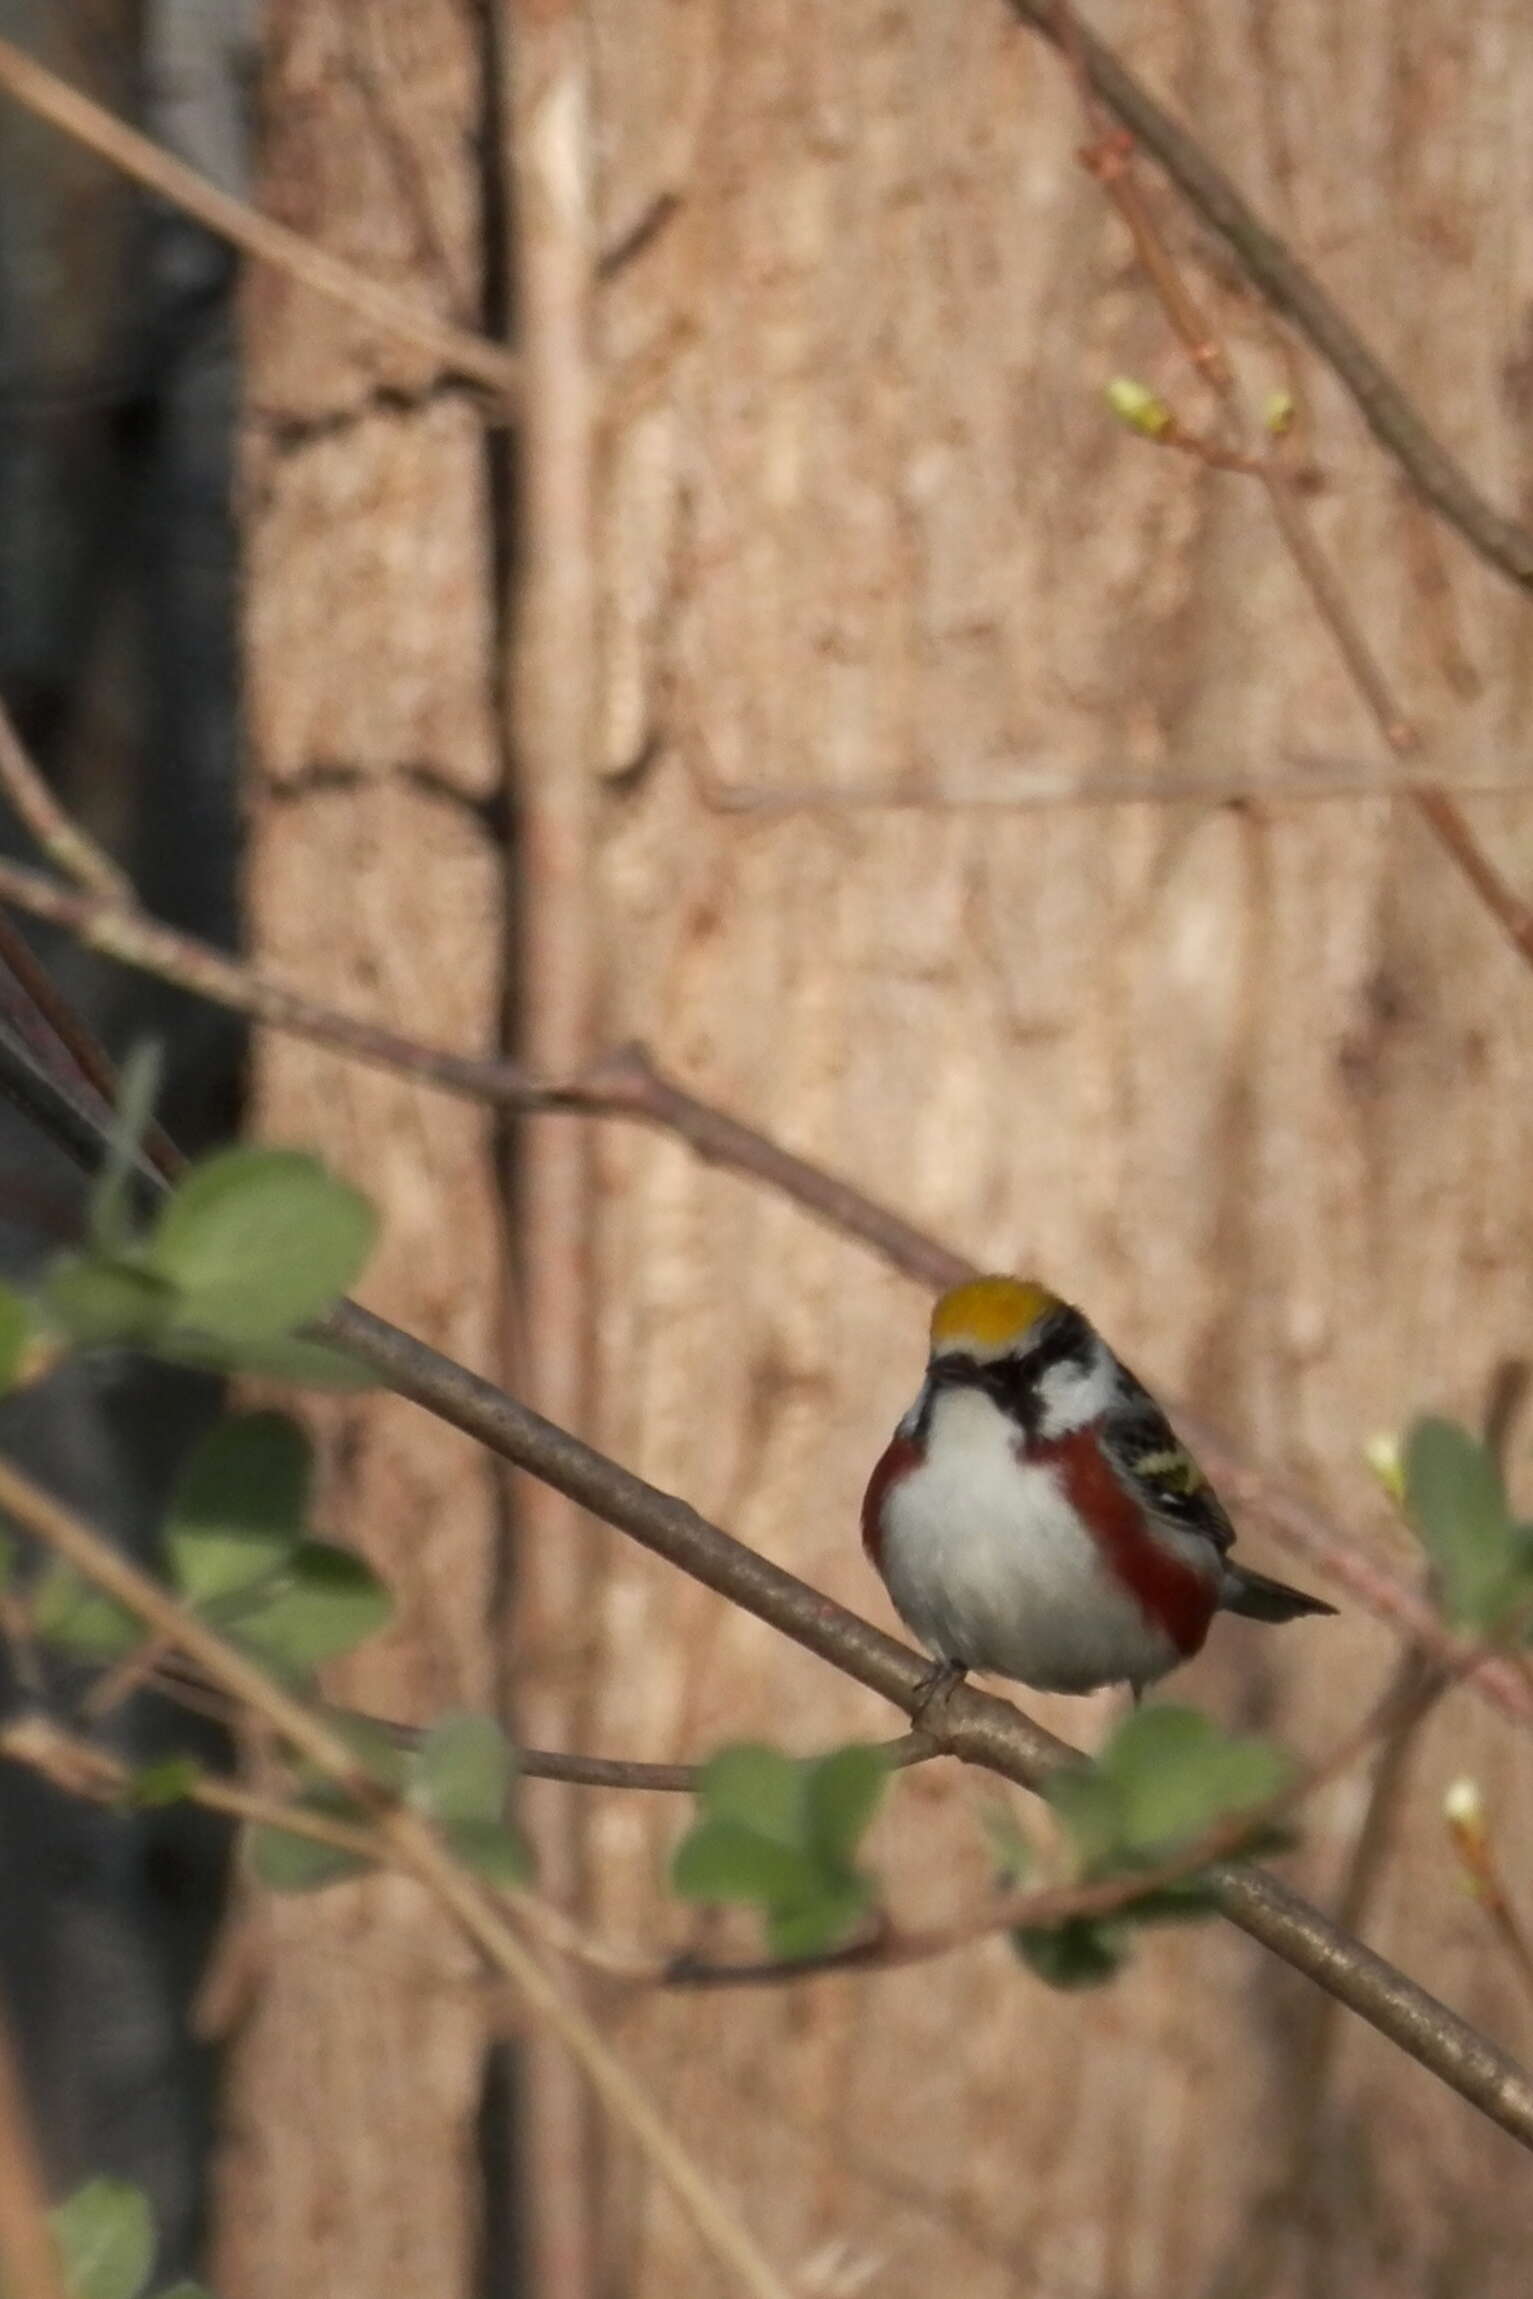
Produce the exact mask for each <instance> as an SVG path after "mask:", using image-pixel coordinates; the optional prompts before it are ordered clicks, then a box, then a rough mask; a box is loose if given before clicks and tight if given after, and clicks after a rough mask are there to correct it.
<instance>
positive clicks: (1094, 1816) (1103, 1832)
mask: <svg viewBox="0 0 1533 2299" xmlns="http://www.w3.org/2000/svg"><path fill="white" fill-rule="evenodd" d="M1043 1794H1044V1799H1045V1801H1046V1802H1047V1803H1048V1805H1049V1806H1050V1808H1051V1809H1052V1810H1053V1811H1054V1812H1055V1813H1056V1814H1057V1815H1058V1818H1059V1821H1060V1823H1061V1825H1062V1826H1063V1828H1064V1829H1065V1831H1066V1833H1067V1834H1068V1835H1069V1836H1070V1837H1071V1839H1072V1841H1073V1842H1074V1845H1075V1850H1076V1857H1077V1861H1078V1864H1079V1866H1080V1868H1081V1871H1082V1873H1083V1874H1087V1875H1089V1874H1091V1873H1092V1872H1093V1871H1095V1870H1098V1869H1102V1868H1106V1867H1110V1866H1111V1865H1112V1863H1113V1859H1114V1855H1115V1853H1116V1851H1117V1848H1118V1839H1119V1836H1120V1835H1121V1833H1122V1828H1123V1808H1122V1801H1121V1798H1120V1796H1119V1792H1118V1784H1117V1782H1116V1781H1115V1780H1114V1779H1113V1777H1112V1776H1111V1774H1110V1773H1109V1772H1108V1771H1107V1770H1106V1769H1105V1766H1104V1765H1102V1764H1094V1765H1075V1764H1071V1765H1062V1766H1061V1767H1060V1769H1059V1771H1057V1772H1051V1773H1050V1774H1049V1776H1048V1779H1047V1780H1046V1781H1045V1782H1044V1784H1043Z"/></svg>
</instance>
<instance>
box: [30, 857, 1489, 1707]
mask: <svg viewBox="0 0 1533 2299" xmlns="http://www.w3.org/2000/svg"><path fill="white" fill-rule="evenodd" d="M0 901H9V902H13V903H15V904H16V906H17V907H18V908H19V909H22V910H25V911H28V912H29V913H31V914H32V915H33V916H35V917H41V918H46V919H48V920H50V921H51V922H52V923H54V924H56V925H60V926H63V927H64V928H65V929H66V930H68V931H69V932H72V933H74V934H75V935H77V936H78V938H79V939H80V940H81V941H82V942H83V943H84V944H86V946H87V947H89V948H92V949H97V950H100V951H102V952H103V953H104V954H106V955H108V956H111V957H114V958H116V959H117V960H119V961H120V962H121V963H122V964H124V965H128V966H133V967H135V968H137V969H138V970H140V971H142V972H145V973H149V974H153V975H155V976H156V977H157V978H158V979H160V980H162V981H167V982H173V983H175V984H177V985H178V986H179V987H181V988H182V989H186V990H189V991H191V992H192V994H193V995H195V996H201V997H205V998H208V999H210V1000H211V1001H212V1002H213V1003H214V1004H217V1005H221V1006H224V1007H226V1008H228V1009H229V1010H231V1011H232V1012H235V1013H241V1014H246V1015H249V1016H250V1017H251V1018H252V1019H253V1020H256V1021H260V1022H263V1023H265V1024H267V1025H268V1026H269V1027H271V1028H275V1029H283V1030H287V1031H289V1032H291V1033H292V1034H293V1035H295V1036H298V1037H303V1038H307V1039H309V1040H310V1041H311V1042H313V1043H314V1044H317V1045H325V1046H331V1047H333V1048H335V1049H336V1050H337V1051H338V1052H341V1053H345V1054H349V1055H352V1056H354V1057H355V1058H356V1059H357V1060H360V1061H365V1062H370V1063H374V1064H376V1065H378V1066H379V1067H382V1068H385V1069H390V1070H394V1071H397V1072H399V1073H400V1074H401V1075H404V1076H407V1077H413V1078H416V1079H418V1080H420V1082H421V1083H423V1084H427V1085H433V1086H436V1087H438V1088H440V1089H441V1090H442V1091H443V1092H446V1093H454V1094H461V1095H464V1096H466V1097H468V1098H469V1099H472V1100H477V1101H481V1102H485V1103H488V1104H490V1105H492V1106H494V1107H497V1108H501V1109H509V1110H519V1111H534V1110H539V1111H550V1112H565V1111H583V1112H585V1113H587V1114H589V1115H590V1116H592V1117H605V1118H624V1119H629V1120H631V1121H633V1122H635V1123H638V1124H642V1125H651V1126H655V1127H658V1128H659V1129H660V1130H661V1131H663V1132H666V1133H670V1134H673V1135H675V1136H676V1138H677V1139H679V1140H681V1141H684V1142H685V1143H686V1144H687V1146H688V1148H689V1149H690V1150H691V1151H692V1152H693V1154H694V1156H696V1157H699V1158H701V1159H702V1160H703V1161H704V1162H705V1163H706V1164H710V1165H718V1166H722V1167H725V1168H727V1169H728V1170H730V1171H732V1172H736V1173H744V1174H749V1175H751V1176H752V1177H753V1179H755V1180H757V1181H759V1182H761V1183H763V1184H764V1185H765V1186H766V1187H767V1188H769V1189H773V1190H776V1191H778V1192H779V1193H780V1194H781V1195H782V1196H784V1197H786V1198H788V1199H789V1200H790V1201H791V1202H792V1203H793V1204H795V1205H798V1206H800V1207H801V1208H802V1209H803V1210H804V1211H805V1212H808V1213H811V1214H813V1215H814V1216H815V1217H816V1218H817V1219H819V1220H821V1221H823V1222H825V1223H826V1224H827V1225H828V1226H829V1227H830V1228H832V1229H834V1230H836V1231H838V1232H839V1233H840V1234H841V1235H842V1236H846V1237H850V1238H853V1239H855V1240H856V1241H857V1243H859V1244H860V1245H863V1246H866V1247H867V1249H868V1250H869V1251H870V1252H871V1253H874V1254H876V1255H877V1256H878V1258H879V1259H880V1260H881V1261H883V1262H885V1263H886V1264H887V1265H888V1267H890V1268H891V1269H896V1270H898V1271H900V1272H901V1273H902V1275H904V1276H906V1277H909V1278H911V1279H913V1280H914V1281H915V1283H917V1284H919V1285H925V1286H930V1287H931V1288H933V1289H934V1290H936V1291H940V1290H942V1289H943V1288H944V1287H946V1286H950V1285H958V1284H961V1283H963V1281H964V1280H965V1279H966V1278H969V1277H973V1276H975V1275H976V1274H977V1265H976V1264H975V1263H974V1262H972V1261H970V1260H969V1259H968V1258H967V1257H966V1256H965V1255H963V1254H961V1253H958V1252H955V1251H954V1249H953V1248H952V1247H951V1246H948V1245H944V1244H943V1243H942V1242H941V1241H940V1239H937V1238H934V1237H932V1236H931V1235H930V1234H929V1233H928V1232H926V1231H924V1230H921V1229H918V1228H917V1227H916V1225H915V1224H914V1223H913V1222H910V1221H907V1220H906V1219H905V1218H904V1216H903V1215H901V1214H898V1213H896V1212H895V1211H894V1209H893V1208H892V1207H890V1206H885V1205H881V1204H880V1203H879V1202H878V1201H877V1200H876V1199H875V1198H871V1197H869V1196H868V1195H867V1193H866V1191H864V1190H860V1189H858V1188H857V1187H856V1186H855V1184H853V1183H851V1182H848V1181H844V1180H842V1178H841V1177H840V1176H839V1175H837V1174H833V1173H830V1172H828V1171H827V1170H826V1168H825V1167H824V1166H820V1165H816V1164H814V1163H813V1162H812V1160H810V1159H808V1158H803V1157H800V1156H798V1154H797V1153H796V1152H795V1151H793V1150H790V1149H786V1148H785V1147H784V1146H783V1144H782V1143H780V1142H777V1141H774V1140H773V1139H772V1137H771V1136H770V1135H769V1134H764V1133H762V1132H761V1131H760V1130H759V1129H758V1128H756V1127H754V1126H749V1125H746V1124H744V1123H743V1122H742V1121H741V1120H740V1119H739V1118H735V1117H732V1116H730V1114H729V1113H728V1111H726V1110H721V1109H720V1108H719V1107H718V1106H717V1105H716V1104H715V1103H712V1102H706V1101H703V1100H702V1099H701V1098H700V1097H699V1096H698V1095H696V1094H692V1093H689V1092H688V1091H687V1089H686V1088H685V1087H684V1086H682V1085H680V1084H679V1083H678V1082H677V1081H676V1080H675V1079H673V1078H670V1077H668V1076H666V1074H665V1073H664V1072H663V1071H661V1070H659V1069H657V1068H656V1067H655V1065H654V1063H653V1062H652V1061H651V1059H650V1057H649V1055H648V1054H647V1053H646V1051H645V1050H644V1048H643V1047H642V1046H636V1045H630V1046H621V1047H618V1048H616V1049H615V1050H614V1051H612V1052H611V1053H608V1054H604V1055H602V1056H601V1057H600V1058H599V1059H597V1060H596V1061H594V1062H593V1063H591V1065H590V1066H589V1067H588V1068H587V1069H586V1071H585V1072H584V1073H583V1075H582V1076H581V1077H579V1078H576V1079H571V1080H566V1081H563V1082H551V1081H547V1080H540V1079H536V1078H533V1077H530V1076H529V1075H528V1073H527V1071H526V1070H525V1069H523V1068H522V1066H521V1065H520V1064H519V1063H516V1062H508V1061H503V1060H497V1059H484V1058H481V1057H479V1056H475V1055H468V1054H458V1053H453V1052H450V1051H449V1050H447V1049H446V1048H443V1047H436V1046H429V1045H422V1044H420V1043H419V1042H418V1041H416V1040H413V1039H408V1038H402V1037H400V1036H399V1035H398V1034H397V1033H396V1032H394V1031H392V1030H388V1029H385V1028H383V1027H382V1026H381V1025H378V1024H375V1023H371V1022H366V1021H362V1020H360V1019H358V1018H357V1017H356V1016H354V1015H350V1014H345V1013H341V1012H339V1011H337V1010H336V1009H335V1008H333V1007H328V1006H324V1005H321V1004H320V1003H319V1002H318V1001H317V1000H315V999H312V998H308V997H306V996H304V995H303V994H302V993H301V992H299V991H295V990H292V989H290V988H289V987H287V986H286V985H285V984H283V983H280V982H276V981H273V980H272V978H271V977H270V976H269V975H266V974H263V973H260V972H258V971H257V970H256V969H255V968H253V967H249V966H244V965H241V964H240V963H239V962H238V961H237V960H235V959H232V958H229V957H226V956H225V955H224V953H223V952H222V951H219V950H215V949H213V948H212V947H211V945H209V944H207V943H204V942H198V941H195V940H194V939H193V938H192V937H191V936H189V935H185V934H179V933H176V932H175V931H174V930H173V929H172V928H170V927H167V926H163V925H161V924H160V923H159V922H158V921H157V920H154V919H150V918H147V917H145V916H144V915H143V914H142V913H139V912H127V913H124V912H119V911H117V910H114V909H109V908H107V907H105V906H104V905H102V904H100V903H97V902H93V901H91V900H89V899H87V898H86V897H84V896H82V895H80V894H78V893H77V892H75V890H74V889H73V888H70V887H66V886H60V885H58V884H57V883H56V881H54V880H52V879H50V878H47V877H44V876H42V875H41V874H40V873H39V872H37V871H34V870H27V869H25V868H23V866H22V865H20V864H19V863H12V862H7V861H5V860H3V859H0ZM0 1050H3V1049H0ZM32 1114H33V1115H35V1116H36V1117H37V1119H38V1122H39V1123H42V1124H45V1125H46V1124H49V1123H50V1118H49V1114H48V1113H46V1112H43V1111H35V1112H33V1113H32ZM56 1138H58V1139H59V1142H60V1146H61V1147H62V1148H63V1149H64V1150H65V1151H66V1153H67V1154H69V1155H70V1156H76V1155H78V1154H79V1145H78V1143H77V1142H75V1141H74V1140H73V1139H66V1138H65V1137H64V1136H63V1135H62V1134H60V1135H58V1136H57V1137H56ZM146 1147H149V1148H151V1149H153V1148H154V1144H153V1143H150V1144H146ZM161 1170H162V1171H169V1170H170V1169H169V1168H168V1167H166V1166H165V1164H164V1163H163V1158H162V1159H161ZM1177 1419H1178V1421H1179V1423H1180V1425H1181V1426H1182V1428H1183V1429H1184V1431H1185V1433H1186V1434H1187V1436H1188V1437H1189V1438H1190V1439H1191V1440H1192V1441H1193V1443H1194V1445H1195V1447H1196V1449H1197V1451H1198V1452H1199V1454H1200V1455H1201V1456H1202V1457H1203V1460H1204V1463H1205V1465H1206V1466H1207V1467H1208V1468H1209V1469H1210V1470H1211V1471H1212V1473H1213V1475H1214V1477H1215V1480H1216V1482H1217V1483H1218V1484H1219V1485H1220V1486H1221V1488H1222V1489H1223V1490H1224V1492H1225V1496H1226V1498H1231V1497H1233V1498H1234V1499H1235V1500H1236V1501H1237V1502H1238V1504H1239V1506H1240V1507H1241V1508H1242V1509H1243V1510H1246V1511H1248V1512H1249V1513H1250V1514H1251V1515H1253V1516H1255V1517H1257V1518H1259V1519H1261V1520H1262V1521H1263V1522H1265V1523H1266V1524H1267V1526H1268V1527H1269V1528H1270V1529H1271V1531H1272V1532H1273V1534H1274V1535H1275V1537H1276V1538H1277V1539H1278V1540H1279V1541H1281V1542H1282V1543H1283V1544H1284V1546H1285V1547H1288V1548H1290V1549H1293V1550H1295V1551H1297V1552H1298V1553H1299V1554H1301V1555H1303V1556H1305V1557H1307V1558H1309V1559H1310V1560H1311V1561H1312V1562H1313V1563H1314V1564H1315V1565H1316V1566H1317V1567H1318V1568H1319V1569H1320V1570H1322V1571H1323V1572H1325V1573H1326V1574H1327V1575H1328V1576H1329V1577H1330V1578H1331V1579H1332V1580H1333V1581H1335V1582H1336V1583H1337V1584H1338V1585H1339V1586H1340V1587H1342V1588H1344V1589H1345V1590H1346V1591H1347V1592H1348V1594H1349V1595H1350V1596H1352V1597H1354V1598H1355V1599H1356V1601H1357V1602H1358V1603H1359V1604H1361V1605H1362V1606H1364V1607H1365V1608H1366V1609H1367V1610H1368V1611H1370V1612H1372V1613H1374V1614H1376V1615H1377V1616H1378V1617H1379V1618H1380V1619H1383V1620H1386V1621H1388V1622H1390V1623H1391V1625H1393V1626H1394V1627H1396V1628H1398V1629H1400V1630H1401V1631H1402V1632H1403V1633H1405V1634H1406V1635H1408V1636H1410V1637H1412V1638H1414V1639H1415V1640H1416V1641H1418V1642H1419V1643H1420V1644H1421V1645H1422V1646H1423V1647H1424V1648H1425V1649H1427V1650H1428V1651H1430V1652H1432V1653H1433V1654H1434V1655H1435V1656H1436V1657H1437V1658H1438V1659H1439V1660H1440V1661H1442V1663H1443V1664H1444V1665H1445V1666H1447V1667H1451V1668H1457V1667H1458V1666H1460V1664H1461V1663H1462V1662H1463V1661H1464V1660H1465V1659H1466V1658H1467V1657H1468V1656H1469V1655H1470V1654H1471V1653H1472V1652H1473V1651H1474V1650H1475V1648H1474V1647H1472V1646H1471V1645H1469V1644H1468V1643H1466V1641H1465V1640H1464V1639H1462V1638H1459V1637H1456V1636H1454V1635H1453V1634H1452V1633H1451V1632H1450V1631H1449V1630H1448V1629H1446V1628H1445V1627H1444V1625H1443V1623H1442V1621H1441V1620H1440V1619H1439V1618H1438V1616H1437V1615H1436V1614H1435V1613H1434V1612H1433V1610H1432V1608H1431V1607H1430V1605H1428V1604H1427V1603H1426V1602H1425V1601H1424V1600H1423V1599H1422V1598H1421V1597H1420V1596H1419V1595H1418V1594H1417V1592H1416V1591H1415V1590H1414V1589H1412V1588H1410V1587H1409V1586H1408V1585H1407V1584H1406V1583H1405V1582H1404V1581H1402V1580H1401V1578H1400V1577H1399V1575H1398V1574H1396V1573H1394V1572H1393V1571H1391V1569H1390V1568H1389V1567H1388V1566H1387V1565H1386V1564H1384V1563H1382V1562H1380V1561H1379V1560H1377V1559H1375V1558H1374V1557H1372V1556H1370V1555H1369V1554H1368V1552H1367V1551H1366V1550H1364V1549H1362V1548H1360V1547H1359V1546H1358V1545H1357V1544H1356V1543H1355V1542H1353V1541H1352V1540H1350V1539H1348V1538H1347V1537H1346V1536H1345V1535H1344V1534H1342V1533H1341V1532H1340V1531H1339V1530H1338V1529H1337V1528H1336V1527H1335V1526H1334V1525H1333V1524H1331V1523H1330V1522H1329V1521H1328V1520H1327V1519H1326V1518H1325V1517H1323V1516H1322V1515H1321V1514H1320V1512H1319V1511H1318V1510H1316V1509H1315V1508H1314V1507H1313V1506H1312V1505H1311V1504H1310V1503H1308V1502H1307V1501H1304V1500H1302V1499H1301V1498H1300V1497H1299V1496H1298V1495H1297V1494H1295V1493H1293V1492H1291V1491H1289V1490H1288V1489H1287V1488H1286V1487H1284V1486H1283V1485H1282V1484H1280V1483H1279V1482H1278V1481H1277V1480H1276V1479H1275V1478H1273V1477H1272V1476H1271V1475H1270V1474H1269V1473H1267V1472H1265V1471H1263V1470H1260V1469H1258V1468H1257V1467H1256V1466H1255V1465H1254V1464H1253V1463H1252V1462H1251V1461H1249V1460H1248V1459H1246V1457H1245V1456H1244V1455H1243V1454H1242V1453H1240V1452H1239V1451H1238V1450H1237V1449H1236V1448H1235V1447H1234V1446H1233V1445H1232V1444H1231V1443H1230V1441H1229V1439H1228V1438H1227V1437H1225V1436H1224V1435H1223V1434H1222V1433H1221V1432H1220V1431H1219V1430H1217V1429H1216V1428H1213V1427H1211V1426H1210V1425H1209V1424H1207V1423H1205V1422H1204V1421H1203V1420H1202V1419H1201V1417H1199V1416H1196V1415H1193V1414H1189V1413H1186V1412H1180V1411H1179V1412H1178V1414H1177ZM1472 1681H1473V1683H1474V1686H1475V1689H1476V1690H1477V1691H1478V1692H1479V1693H1481V1694H1482V1695H1483V1696H1484V1697H1485V1698H1486V1699H1488V1700H1490V1701H1492V1702H1494V1704H1495V1705H1496V1706H1497V1707H1498V1708H1500V1709H1502V1710H1503V1711H1504V1712H1505V1713H1506V1714H1507V1715H1509V1716H1512V1717H1514V1718H1516V1719H1517V1720H1518V1721H1519V1722H1521V1723H1529V1722H1533V1686H1530V1685H1529V1684H1528V1683H1527V1681H1526V1680H1525V1678H1524V1677H1523V1676H1522V1674H1521V1673H1520V1671H1519V1670H1518V1669H1517V1668H1516V1667H1515V1666H1514V1665H1512V1664H1511V1663H1510V1662H1509V1661H1508V1660H1507V1659H1506V1657H1505V1656H1504V1655H1494V1654H1486V1653H1483V1652H1482V1653H1480V1654H1479V1656H1478V1663H1477V1666H1476V1668H1475V1671H1474V1674H1473V1678H1472Z"/></svg>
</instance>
